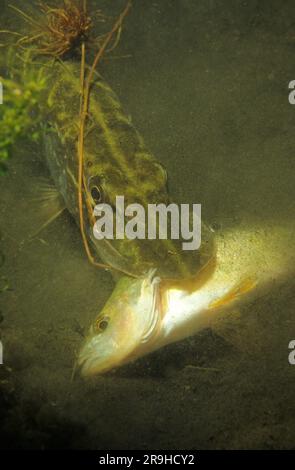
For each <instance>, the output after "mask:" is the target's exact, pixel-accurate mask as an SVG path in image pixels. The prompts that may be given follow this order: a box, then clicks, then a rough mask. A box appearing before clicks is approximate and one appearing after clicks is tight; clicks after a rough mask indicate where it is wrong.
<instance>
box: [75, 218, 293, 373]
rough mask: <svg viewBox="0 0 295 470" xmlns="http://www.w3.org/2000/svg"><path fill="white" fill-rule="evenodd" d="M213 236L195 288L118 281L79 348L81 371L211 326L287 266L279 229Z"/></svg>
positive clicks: (149, 280) (114, 363) (111, 364)
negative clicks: (210, 262) (208, 268)
mask: <svg viewBox="0 0 295 470" xmlns="http://www.w3.org/2000/svg"><path fill="white" fill-rule="evenodd" d="M216 238H217V239H216V244H217V259H216V266H215V269H214V271H213V272H212V273H211V274H210V276H207V274H206V273H205V272H204V273H203V274H200V275H199V278H201V277H202V276H203V277H204V279H203V280H201V279H199V286H198V287H197V288H196V289H195V290H188V289H186V288H185V287H183V288H182V287H180V286H172V285H170V286H169V283H167V282H165V281H164V282H163V280H160V279H159V278H157V277H156V278H155V279H156V281H155V282H156V284H154V281H153V277H152V275H153V274H154V273H149V275H147V276H146V277H144V278H142V279H141V280H139V279H138V280H136V281H135V280H132V279H129V280H127V279H126V278H122V279H121V281H120V282H119V283H118V284H117V287H116V288H115V290H114V292H113V294H112V296H111V298H110V299H109V301H108V302H107V304H106V306H105V307H104V308H103V309H102V311H101V313H100V314H99V315H98V317H97V319H96V320H95V323H94V324H93V325H92V326H91V329H90V332H89V335H88V336H87V337H86V339H85V341H84V344H83V346H82V348H81V351H80V353H79V356H78V365H79V366H80V369H81V372H82V375H84V376H91V375H94V374H101V373H104V372H106V371H107V370H111V369H113V368H117V367H118V366H121V365H122V364H126V363H128V362H130V361H133V360H135V359H137V358H139V357H142V356H144V355H146V354H149V353H151V352H153V351H155V350H157V349H159V348H162V347H164V346H166V345H168V344H170V343H174V342H177V341H181V340H183V339H185V338H187V337H189V336H193V335H196V334H198V333H199V332H200V331H202V330H203V329H205V328H213V329H214V328H216V327H217V325H219V324H220V322H222V321H223V319H224V316H226V315H227V313H228V312H230V310H231V309H232V308H233V306H234V307H235V309H236V308H238V307H239V306H240V305H242V304H243V303H246V302H247V301H249V300H250V299H251V300H252V299H253V298H255V296H257V295H258V294H259V293H261V292H262V290H265V289H267V288H269V285H270V284H271V283H273V280H274V279H279V278H280V277H283V276H284V275H285V273H286V272H287V270H288V266H289V258H288V254H286V250H285V248H284V246H283V244H282V243H281V240H284V238H283V237H282V235H281V233H278V237H277V240H276V239H275V237H273V239H269V238H266V237H265V236H264V230H263V228H261V230H258V229H257V228H256V227H253V229H252V230H251V229H250V228H247V229H245V230H238V229H236V230H231V231H228V232H226V233H224V234H222V235H220V236H219V237H216ZM205 274H206V275H205ZM154 275H156V274H154ZM201 281H202V282H201ZM120 283H121V284H120ZM147 286H149V287H148V288H147ZM155 286H157V288H155ZM138 292H140V295H138ZM127 299H128V300H127ZM139 299H140V300H139ZM126 300H127V301H126ZM101 321H103V322H104V323H103V328H101V327H100V322H101ZM147 332H148V334H147ZM119 352H120V354H119ZM118 357H119V360H118Z"/></svg>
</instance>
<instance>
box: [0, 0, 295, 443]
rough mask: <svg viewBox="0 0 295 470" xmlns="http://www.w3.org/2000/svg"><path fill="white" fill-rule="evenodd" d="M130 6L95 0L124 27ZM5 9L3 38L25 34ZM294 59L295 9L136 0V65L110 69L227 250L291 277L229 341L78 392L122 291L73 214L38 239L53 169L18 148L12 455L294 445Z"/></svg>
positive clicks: (187, 349)
mask: <svg viewBox="0 0 295 470" xmlns="http://www.w3.org/2000/svg"><path fill="white" fill-rule="evenodd" d="M98 3H99V5H98ZM13 4H15V5H17V6H19V7H20V8H24V6H23V2H20V1H16V0H15V1H14V2H13ZM30 4H31V5H32V8H34V2H29V1H27V2H26V7H27V5H28V6H30ZM124 4H125V3H124V2H123V1H117V0H116V1H115V0H114V1H112V2H109V1H101V2H97V1H92V2H89V6H90V7H91V5H92V6H93V8H94V9H96V8H97V7H99V8H101V9H103V10H104V11H107V12H108V13H109V14H110V15H114V16H115V15H117V14H118V13H119V12H120V11H121V9H122V7H123V6H124ZM0 7H1V15H0V28H5V29H13V30H18V28H21V27H22V25H23V20H22V19H21V18H20V17H18V16H17V15H16V14H15V12H13V11H11V9H9V8H8V2H6V1H5V0H1V5H0ZM90 10H91V8H90ZM0 42H3V41H2V40H1V41H0ZM294 52H295V4H294V2H293V1H291V0H286V1H284V2H281V1H279V0H268V1H266V0H249V1H247V0H244V1H240V0H226V1H225V0H223V1H222V0H199V1H193V0H174V1H168V0H161V1H148V0H137V1H134V4H133V8H132V10H131V12H130V14H129V16H128V18H127V20H126V23H125V26H124V32H123V35H122V39H121V44H120V47H119V51H118V55H119V57H118V58H117V59H116V60H106V61H104V62H103V66H102V70H101V72H102V73H103V75H104V77H105V78H106V79H107V81H108V82H109V83H110V85H111V86H112V87H113V88H114V90H115V91H116V93H117V94H118V95H119V98H120V100H121V101H122V103H123V105H124V108H125V109H126V112H127V113H128V114H130V115H131V116H132V119H133V122H134V123H135V125H136V127H137V129H138V130H139V131H140V133H141V134H142V136H143V137H144V139H145V141H146V143H147V145H148V147H149V148H150V149H151V150H152V152H153V153H154V154H155V155H156V157H157V158H158V159H159V161H161V163H163V165H164V166H165V167H166V169H167V171H168V176H169V191H170V193H171V195H172V196H173V197H174V199H175V200H176V201H181V202H187V203H201V204H202V216H203V218H204V220H205V221H206V222H207V223H208V224H209V225H211V226H212V227H213V228H214V230H215V231H216V233H218V234H219V236H220V237H222V236H223V234H224V236H225V237H226V234H227V233H239V232H243V233H244V232H246V233H249V237H251V239H252V240H253V246H254V245H255V247H256V249H257V245H258V246H259V247H260V248H259V249H260V255H261V256H264V254H265V256H267V260H266V261H267V263H269V264H270V265H272V260H276V259H277V257H281V258H282V259H283V260H284V266H285V270H284V275H278V276H277V277H274V278H273V279H272V281H271V282H269V283H268V285H267V286H266V287H265V289H264V290H263V291H262V292H260V293H259V295H258V296H256V298H255V299H251V301H249V302H245V304H243V306H242V307H239V308H237V307H235V306H233V308H232V311H231V313H230V315H229V317H228V318H227V319H225V321H224V322H223V323H222V324H220V326H219V327H218V328H217V329H214V330H212V329H208V330H204V331H202V332H201V333H200V334H198V335H196V336H194V337H192V338H188V339H186V340H184V341H182V342H180V343H177V344H172V345H170V346H167V347H165V348H164V349H162V350H159V351H157V352H155V353H153V354H151V355H149V356H147V357H144V358H142V359H140V360H138V361H136V362H135V363H132V364H129V365H127V366H124V367H122V368H120V369H118V370H115V371H112V372H110V373H108V374H106V375H105V376H100V377H95V378H93V379H90V380H89V379H88V380H83V379H81V378H80V377H79V376H77V377H76V378H75V379H74V380H73V381H71V375H72V368H73V362H74V358H75V355H76V354H77V352H78V350H79V347H80V344H81V340H82V334H83V331H87V329H88V327H89V325H90V323H91V321H92V320H93V318H95V316H96V315H97V312H98V311H99V310H100V309H101V307H102V306H103V304H104V303H105V301H106V300H107V298H108V297H109V295H110V294H111V292H112V290H113V287H114V282H113V280H112V278H111V275H110V274H109V273H107V272H105V271H100V270H97V269H95V268H93V267H92V266H91V265H90V264H89V263H88V261H87V258H86V256H85V252H84V249H83V246H82V242H81V237H80V233H79V230H78V229H77V226H76V225H75V223H74V221H73V220H72V219H71V217H70V215H68V214H66V213H64V214H63V215H62V216H61V217H59V218H58V219H57V220H55V221H54V222H53V223H52V224H51V225H49V226H48V227H47V228H46V229H45V230H44V231H42V232H41V233H40V234H39V235H38V236H36V237H33V238H32V237H30V234H31V233H32V227H36V228H38V224H39V213H38V210H39V207H38V187H39V182H40V180H42V179H44V178H46V177H47V176H48V172H47V169H46V165H45V158H44V155H43V154H42V152H43V150H42V147H41V146H39V145H38V144H33V143H31V142H29V141H28V140H27V139H23V140H22V142H20V143H19V144H18V145H17V146H15V147H14V149H13V155H12V158H11V159H10V160H9V162H8V172H7V173H6V174H5V175H3V176H1V179H0V188H1V190H0V191H1V192H0V234H1V240H0V243H1V245H0V249H1V252H2V253H3V255H4V258H5V259H4V263H3V264H2V265H1V268H0V269H1V273H0V275H1V279H2V281H3V282H2V284H3V285H5V284H6V281H5V280H7V282H8V285H9V289H4V292H1V293H0V308H1V318H0V320H1V324H0V329H1V340H2V342H3V345H4V365H1V366H0V447H1V448H22V449H30V448H38V449H50V448H71V449H86V448H91V449H216V448H217V449H220V448H221V449H223V448H231V449H236V448H245V449H249V448H251V449H256V448H260V449H273V448H279V449H284V448H287V449H290V448H294V447H295V427H294V421H295V367H294V366H293V367H292V366H291V365H290V364H289V362H288V354H289V350H288V344H289V342H290V341H291V340H292V339H295V296H294V271H295V250H294V245H295V241H294V239H295V237H294V235H295V230H294V229H295V202H294V201H295V184H294V177H295V163H294V148H295V133H294V124H295V108H294V107H293V106H292V105H290V103H289V102H288V94H289V90H288V83H289V82H290V81H291V80H293V79H295V53H294ZM0 54H1V49H0ZM120 55H121V56H122V57H121V58H120ZM36 200H37V203H36ZM269 247H271V250H270V249H269ZM231 262H232V263H234V262H235V254H233V258H232V260H231ZM274 262H275V261H274Z"/></svg>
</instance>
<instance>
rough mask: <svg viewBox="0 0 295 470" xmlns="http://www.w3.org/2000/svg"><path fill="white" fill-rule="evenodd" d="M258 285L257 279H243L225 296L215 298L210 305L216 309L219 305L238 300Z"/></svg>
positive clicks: (210, 307) (222, 305)
mask: <svg viewBox="0 0 295 470" xmlns="http://www.w3.org/2000/svg"><path fill="white" fill-rule="evenodd" d="M256 285H257V281H256V279H253V278H247V279H244V280H243V281H241V282H240V283H239V284H238V285H237V286H235V287H233V288H232V289H231V290H230V291H229V292H227V293H226V294H225V295H224V296H223V297H221V298H219V299H217V300H214V301H213V302H211V304H210V305H209V309H215V308H219V307H224V306H226V305H228V304H229V303H231V302H233V301H235V300H237V299H238V298H239V297H241V296H242V295H244V294H246V293H247V292H250V291H251V290H253V289H254V288H255V287H256Z"/></svg>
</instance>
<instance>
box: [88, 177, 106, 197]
mask: <svg viewBox="0 0 295 470" xmlns="http://www.w3.org/2000/svg"><path fill="white" fill-rule="evenodd" d="M88 190H89V192H90V195H91V197H92V200H93V202H94V204H99V203H100V202H102V200H103V189H102V187H101V177H100V176H98V175H95V176H91V177H90V178H89V180H88Z"/></svg>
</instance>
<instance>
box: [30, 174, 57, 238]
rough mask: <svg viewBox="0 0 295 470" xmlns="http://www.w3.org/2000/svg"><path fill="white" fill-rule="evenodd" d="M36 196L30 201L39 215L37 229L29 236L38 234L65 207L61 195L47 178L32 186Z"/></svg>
mask: <svg viewBox="0 0 295 470" xmlns="http://www.w3.org/2000/svg"><path fill="white" fill-rule="evenodd" d="M34 190H35V191H37V194H38V195H37V196H36V197H34V198H32V202H33V203H34V204H36V206H38V207H37V211H38V214H39V217H38V218H37V220H38V222H37V227H38V228H37V230H35V231H34V232H33V233H32V234H31V238H32V237H35V236H36V235H38V234H39V233H40V232H41V231H42V230H44V229H45V228H46V227H48V225H50V224H51V223H52V222H53V221H54V220H55V219H57V218H58V217H59V216H60V215H61V214H62V213H63V211H64V210H65V209H66V205H65V202H64V200H63V197H62V195H61V194H60V193H59V191H58V190H57V189H56V187H55V186H54V185H53V183H51V182H48V180H42V181H41V182H39V183H38V184H37V185H36V187H35V188H34Z"/></svg>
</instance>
